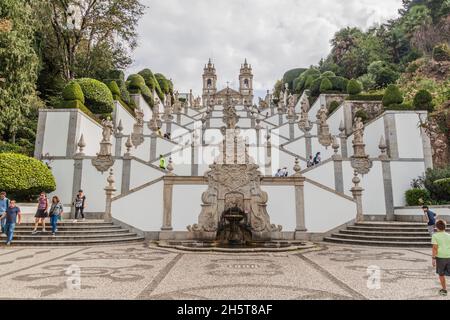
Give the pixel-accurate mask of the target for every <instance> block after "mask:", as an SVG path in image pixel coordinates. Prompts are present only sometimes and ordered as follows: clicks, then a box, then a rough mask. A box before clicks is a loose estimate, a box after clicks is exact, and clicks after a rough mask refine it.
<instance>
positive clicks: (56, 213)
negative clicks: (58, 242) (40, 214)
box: [49, 196, 64, 236]
mask: <svg viewBox="0 0 450 320" xmlns="http://www.w3.org/2000/svg"><path fill="white" fill-rule="evenodd" d="M63 210H64V208H63V205H62V204H61V201H60V200H59V198H58V196H53V198H52V204H51V206H50V211H49V216H50V224H51V226H52V235H53V236H56V232H57V231H58V220H59V219H60V218H61V215H62V214H63Z"/></svg>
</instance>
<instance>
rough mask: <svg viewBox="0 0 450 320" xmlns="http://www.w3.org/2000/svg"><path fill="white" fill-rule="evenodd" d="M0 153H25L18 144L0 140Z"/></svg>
mask: <svg viewBox="0 0 450 320" xmlns="http://www.w3.org/2000/svg"><path fill="white" fill-rule="evenodd" d="M0 153H25V150H24V148H23V147H22V146H19V145H18V144H15V143H9V142H5V141H0Z"/></svg>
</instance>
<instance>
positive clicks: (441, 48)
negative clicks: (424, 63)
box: [433, 43, 450, 61]
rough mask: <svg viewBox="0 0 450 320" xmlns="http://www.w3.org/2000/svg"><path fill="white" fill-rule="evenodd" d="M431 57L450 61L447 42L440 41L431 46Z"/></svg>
mask: <svg viewBox="0 0 450 320" xmlns="http://www.w3.org/2000/svg"><path fill="white" fill-rule="evenodd" d="M433 59H434V60H435V61H450V48H449V46H448V44H446V43H441V44H439V45H437V46H435V47H434V48H433Z"/></svg>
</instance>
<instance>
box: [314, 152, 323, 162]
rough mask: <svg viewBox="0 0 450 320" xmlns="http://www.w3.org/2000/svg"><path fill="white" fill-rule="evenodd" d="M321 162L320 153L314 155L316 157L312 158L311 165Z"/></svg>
mask: <svg viewBox="0 0 450 320" xmlns="http://www.w3.org/2000/svg"><path fill="white" fill-rule="evenodd" d="M321 162H322V158H321V157H320V152H317V153H316V156H315V157H314V160H313V163H314V165H318V164H320V163H321Z"/></svg>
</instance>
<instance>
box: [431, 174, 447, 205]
mask: <svg viewBox="0 0 450 320" xmlns="http://www.w3.org/2000/svg"><path fill="white" fill-rule="evenodd" d="M434 185H435V186H436V187H437V188H438V189H439V192H442V194H443V195H444V197H443V200H445V201H448V200H450V178H445V179H439V180H436V181H435V182H434Z"/></svg>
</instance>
